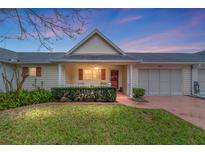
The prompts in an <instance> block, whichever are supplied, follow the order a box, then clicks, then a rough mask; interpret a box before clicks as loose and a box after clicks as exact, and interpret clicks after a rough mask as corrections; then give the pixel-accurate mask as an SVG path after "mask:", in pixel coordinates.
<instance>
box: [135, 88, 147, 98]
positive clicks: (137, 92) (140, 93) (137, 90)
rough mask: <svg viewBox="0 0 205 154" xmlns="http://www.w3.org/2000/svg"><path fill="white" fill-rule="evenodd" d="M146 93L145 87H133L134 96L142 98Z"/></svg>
mask: <svg viewBox="0 0 205 154" xmlns="http://www.w3.org/2000/svg"><path fill="white" fill-rule="evenodd" d="M144 95H145V89H143V88H133V97H134V98H142V97H143V96H144Z"/></svg>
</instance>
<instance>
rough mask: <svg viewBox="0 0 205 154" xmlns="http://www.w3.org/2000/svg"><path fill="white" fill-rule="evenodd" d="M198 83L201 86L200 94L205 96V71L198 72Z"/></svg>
mask: <svg viewBox="0 0 205 154" xmlns="http://www.w3.org/2000/svg"><path fill="white" fill-rule="evenodd" d="M198 82H199V85H200V94H202V95H205V69H199V70H198Z"/></svg>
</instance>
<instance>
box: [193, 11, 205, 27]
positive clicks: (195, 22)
mask: <svg viewBox="0 0 205 154" xmlns="http://www.w3.org/2000/svg"><path fill="white" fill-rule="evenodd" d="M204 20H205V15H204V14H197V15H194V16H193V17H192V19H191V25H192V26H193V27H195V26H198V25H199V24H201V23H202V22H203V21H204Z"/></svg>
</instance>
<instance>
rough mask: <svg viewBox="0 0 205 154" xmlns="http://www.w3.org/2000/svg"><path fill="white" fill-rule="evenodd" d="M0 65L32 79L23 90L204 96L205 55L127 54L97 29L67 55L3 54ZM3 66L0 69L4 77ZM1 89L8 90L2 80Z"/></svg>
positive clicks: (38, 53) (0, 56)
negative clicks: (95, 89)
mask: <svg viewBox="0 0 205 154" xmlns="http://www.w3.org/2000/svg"><path fill="white" fill-rule="evenodd" d="M0 63H6V64H8V65H7V67H8V69H7V73H8V74H9V75H10V76H11V75H12V65H14V64H16V65H19V66H20V68H21V71H22V73H27V74H28V75H29V76H28V78H27V79H26V81H25V83H24V85H23V87H24V89H28V90H31V89H33V88H35V87H36V85H37V86H42V87H43V88H46V89H50V88H52V87H61V86H90V85H93V86H96V85H100V86H104V85H106V86H113V87H116V88H117V89H118V90H120V91H122V92H123V93H125V94H127V95H128V96H132V88H133V87H141V88H144V89H145V90H146V95H159V96H160V95H191V94H195V93H194V92H195V91H194V88H195V86H194V84H195V82H197V83H198V84H199V87H200V94H201V95H205V52H198V53H193V54H189V53H129V52H124V51H122V50H121V49H120V48H119V47H118V46H117V45H115V44H114V43H113V42H112V41H111V40H109V39H108V38H107V37H105V36H104V35H103V34H102V33H101V32H99V31H98V30H94V31H93V32H91V33H90V34H89V35H88V36H87V37H85V38H84V39H83V40H82V41H80V42H79V43H78V44H77V45H76V46H74V47H73V48H72V49H71V50H70V51H68V52H14V51H10V50H7V49H2V48H1V49H0ZM1 71H2V66H1V65H0V72H1ZM0 89H1V90H2V91H4V90H5V88H4V84H3V80H2V76H1V75H0Z"/></svg>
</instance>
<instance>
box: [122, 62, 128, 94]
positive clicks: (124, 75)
mask: <svg viewBox="0 0 205 154" xmlns="http://www.w3.org/2000/svg"><path fill="white" fill-rule="evenodd" d="M122 87H123V93H125V94H127V66H122Z"/></svg>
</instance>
